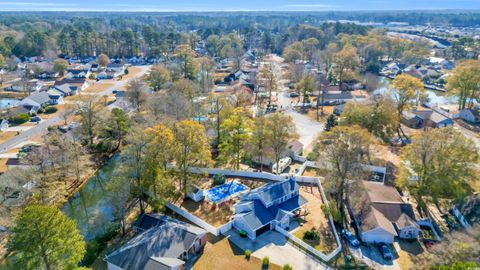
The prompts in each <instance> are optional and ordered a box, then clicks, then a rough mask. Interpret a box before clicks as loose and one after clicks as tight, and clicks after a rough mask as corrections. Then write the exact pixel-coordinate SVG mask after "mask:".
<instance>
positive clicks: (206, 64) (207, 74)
mask: <svg viewBox="0 0 480 270" xmlns="http://www.w3.org/2000/svg"><path fill="white" fill-rule="evenodd" d="M197 62H198V76H199V77H200V78H199V84H200V88H201V90H202V92H203V93H208V92H210V90H211V89H212V86H213V80H212V71H213V68H214V67H215V62H214V61H213V60H212V59H210V58H208V57H200V58H198V59H197Z"/></svg>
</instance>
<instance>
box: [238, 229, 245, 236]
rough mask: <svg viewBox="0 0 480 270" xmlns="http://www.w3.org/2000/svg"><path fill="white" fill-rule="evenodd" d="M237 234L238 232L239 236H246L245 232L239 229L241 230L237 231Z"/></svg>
mask: <svg viewBox="0 0 480 270" xmlns="http://www.w3.org/2000/svg"><path fill="white" fill-rule="evenodd" d="M239 234H240V236H241V237H247V232H246V231H244V230H241V231H240V232H239Z"/></svg>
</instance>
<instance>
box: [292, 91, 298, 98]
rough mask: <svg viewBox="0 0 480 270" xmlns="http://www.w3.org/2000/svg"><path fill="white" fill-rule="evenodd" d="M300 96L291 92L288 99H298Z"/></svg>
mask: <svg viewBox="0 0 480 270" xmlns="http://www.w3.org/2000/svg"><path fill="white" fill-rule="evenodd" d="M299 96H300V95H299V94H298V93H297V92H291V93H290V97H292V98H296V97H299Z"/></svg>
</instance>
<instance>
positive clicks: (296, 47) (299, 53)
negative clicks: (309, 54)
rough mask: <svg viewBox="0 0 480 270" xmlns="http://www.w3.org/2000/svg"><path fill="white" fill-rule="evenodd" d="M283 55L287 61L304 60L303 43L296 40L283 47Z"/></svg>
mask: <svg viewBox="0 0 480 270" xmlns="http://www.w3.org/2000/svg"><path fill="white" fill-rule="evenodd" d="M283 57H284V58H285V60H287V61H289V62H295V61H297V60H304V58H305V50H304V47H303V43H302V42H299V41H296V42H294V43H292V44H290V45H288V46H287V47H285V49H284V50H283Z"/></svg>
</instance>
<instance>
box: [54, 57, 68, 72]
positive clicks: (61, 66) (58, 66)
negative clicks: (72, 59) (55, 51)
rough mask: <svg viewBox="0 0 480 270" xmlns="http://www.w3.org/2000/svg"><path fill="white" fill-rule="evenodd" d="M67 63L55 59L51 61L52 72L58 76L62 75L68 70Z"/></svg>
mask: <svg viewBox="0 0 480 270" xmlns="http://www.w3.org/2000/svg"><path fill="white" fill-rule="evenodd" d="M68 66H69V65H68V62H67V60H64V59H57V60H55V61H53V71H55V72H58V73H60V75H62V76H63V75H64V74H65V71H67V69H68Z"/></svg>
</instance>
